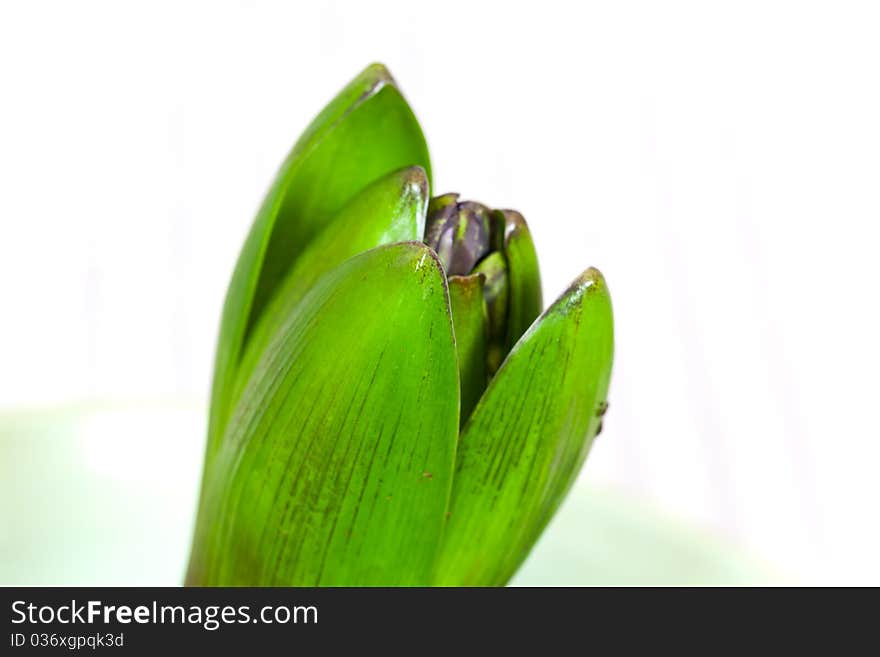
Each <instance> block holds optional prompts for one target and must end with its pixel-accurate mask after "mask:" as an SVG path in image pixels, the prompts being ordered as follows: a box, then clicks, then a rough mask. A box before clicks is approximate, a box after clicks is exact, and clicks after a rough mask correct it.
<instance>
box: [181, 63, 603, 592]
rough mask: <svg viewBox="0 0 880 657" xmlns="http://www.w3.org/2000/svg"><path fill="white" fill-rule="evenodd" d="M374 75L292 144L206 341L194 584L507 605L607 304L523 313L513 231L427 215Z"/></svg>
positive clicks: (437, 200) (567, 302) (473, 219)
mask: <svg viewBox="0 0 880 657" xmlns="http://www.w3.org/2000/svg"><path fill="white" fill-rule="evenodd" d="M430 190H431V166H430V162H429V159H428V149H427V146H426V143H425V139H424V136H423V134H422V130H421V128H420V127H419V124H418V122H417V120H416V118H415V116H414V114H413V112H412V110H411V109H410V108H409V106H408V105H407V103H406V101H405V100H404V98H403V96H402V95H401V93H400V91H399V90H398V88H397V86H396V84H395V82H394V80H393V79H392V78H391V76H390V75H389V73H388V71H387V70H386V69H385V68H384V67H383V66H381V65H378V64H377V65H372V66H370V67H369V68H367V69H366V70H365V71H364V72H363V73H361V74H360V75H359V76H357V77H356V78H355V79H354V80H353V81H352V82H351V83H350V84H349V85H348V86H346V87H345V88H344V89H343V90H342V91H341V92H340V93H339V94H338V95H337V96H336V98H334V99H333V100H332V101H331V102H330V104H329V105H327V107H325V108H324V110H323V111H322V112H321V113H320V114H318V116H317V117H316V118H315V119H314V120H313V121H312V123H311V124H310V125H309V126H308V127H307V128H306V130H305V132H304V133H303V135H302V136H301V137H300V139H299V141H297V143H296V145H295V146H294V147H293V150H292V151H291V153H290V155H289V156H288V157H287V159H286V161H285V162H284V164H283V165H282V167H281V169H280V171H279V173H278V175H277V177H276V178H275V181H274V183H273V184H272V186H271V188H270V189H269V192H268V194H267V197H266V199H265V201H264V202H263V205H262V207H261V208H260V210H259V212H258V214H257V217H256V219H255V220H254V223H253V225H252V227H251V230H250V233H249V235H248V236H247V239H246V241H245V243H244V246H243V248H242V251H241V254H240V256H239V259H238V263H237V265H236V267H235V271H234V273H233V276H232V280H231V282H230V284H229V289H228V292H227V296H226V301H225V306H224V309H223V315H222V321H221V325H220V335H219V341H218V348H217V355H216V362H215V371H214V379H213V389H212V394H211V406H210V416H209V429H208V438H207V449H206V453H205V464H204V472H203V478H202V487H201V495H200V501H199V508H198V518H197V522H196V529H195V536H194V540H193V547H192V554H191V558H190V564H189V569H188V572H187V577H186V582H187V584H190V585H202V586H204V585H252V586H263V585H267V586H268V585H273V586H409V585H477V586H496V585H503V584H505V583H506V582H507V581H508V580H509V579H510V578H511V576H512V575H513V574H514V573H515V571H516V570H517V568H518V567H519V566H520V564H521V563H522V562H523V560H524V559H525V557H526V556H527V555H528V553H529V550H530V549H531V548H532V546H533V545H534V544H535V542H536V540H537V539H538V537H539V536H540V534H541V532H542V531H543V530H544V528H545V527H546V526H547V523H548V522H549V521H550V519H551V517H552V516H553V514H554V512H555V511H556V509H557V508H558V506H559V504H560V503H561V501H562V499H563V498H564V496H565V495H566V493H567V491H568V490H569V488H570V487H571V485H572V483H573V481H574V479H575V477H576V475H577V473H578V471H579V470H580V468H581V465H582V464H583V462H584V459H585V458H586V455H587V452H588V451H589V448H590V445H591V443H592V440H593V438H594V437H595V435H596V434H597V433H598V431H599V430H600V428H601V422H602V414H603V413H604V410H605V408H606V392H607V389H608V382H609V377H610V373H611V361H612V352H613V329H612V314H611V303H610V298H609V295H608V290H607V288H606V286H605V282H604V280H603V278H602V276H601V274H600V273H599V272H598V271H596V270H595V269H587V270H586V271H585V272H584V273H583V274H582V275H581V276H579V277H578V278H577V279H576V280H575V281H574V282H573V283H572V284H571V286H570V287H569V288H568V289H567V290H566V291H565V292H564V293H563V294H562V295H561V296H560V297H559V298H558V299H557V300H556V301H555V302H554V303H553V304H552V305H550V307H549V308H547V309H546V310H545V311H544V312H543V314H542V313H541V310H542V300H541V284H540V278H539V272H538V261H537V257H536V253H535V249H534V246H533V242H532V238H531V235H530V233H529V229H528V227H527V225H526V222H525V221H524V219H523V217H522V216H521V215H520V214H519V213H517V212H515V211H511V210H495V209H491V208H489V207H486V206H484V205H482V204H479V203H475V202H470V201H462V200H460V199H459V198H458V196H457V195H456V194H444V195H438V196H436V197H434V198H433V199H432V198H431V196H430V194H431V191H430Z"/></svg>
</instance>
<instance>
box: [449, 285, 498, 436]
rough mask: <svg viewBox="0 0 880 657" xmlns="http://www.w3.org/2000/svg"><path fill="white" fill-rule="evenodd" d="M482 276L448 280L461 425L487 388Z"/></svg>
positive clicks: (485, 328) (485, 322)
mask: <svg viewBox="0 0 880 657" xmlns="http://www.w3.org/2000/svg"><path fill="white" fill-rule="evenodd" d="M484 280H485V277H484V276H483V275H482V274H474V275H471V276H450V277H449V305H450V307H451V308H452V324H453V326H454V327H455V345H456V349H457V351H458V368H459V378H460V379H461V413H460V422H461V424H464V423H465V422H466V421H467V419H468V417H470V414H471V411H472V410H473V409H474V406H476V405H477V402H478V401H479V399H480V395H482V394H483V390H485V389H486V380H487V376H488V373H487V371H486V358H487V348H488V345H487V343H488V323H489V319H488V316H487V313H486V304H485V302H484V300H483V282H484Z"/></svg>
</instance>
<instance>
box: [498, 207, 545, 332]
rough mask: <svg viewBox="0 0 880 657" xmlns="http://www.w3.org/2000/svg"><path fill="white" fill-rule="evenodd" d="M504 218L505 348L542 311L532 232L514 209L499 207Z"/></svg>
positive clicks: (539, 276) (499, 212)
mask: <svg viewBox="0 0 880 657" xmlns="http://www.w3.org/2000/svg"><path fill="white" fill-rule="evenodd" d="M496 215H499V216H500V217H502V218H503V219H504V257H505V259H506V261H507V270H508V273H507V276H508V284H509V288H510V291H509V301H508V311H507V348H508V349H511V348H512V347H513V345H514V344H516V341H517V340H519V338H520V336H521V335H522V334H523V333H525V331H526V330H527V329H528V328H529V326H531V324H532V322H534V321H535V318H536V317H537V316H538V315H540V314H541V309H542V308H543V303H544V302H543V299H542V296H541V272H540V270H539V268H538V254H537V253H536V252H535V244H534V242H533V241H532V235H531V233H530V232H529V227H528V225H527V224H526V222H525V220H524V219H523V216H522V215H521V214H520V213H519V212H516V211H515V210H499V211H498V212H497V213H496Z"/></svg>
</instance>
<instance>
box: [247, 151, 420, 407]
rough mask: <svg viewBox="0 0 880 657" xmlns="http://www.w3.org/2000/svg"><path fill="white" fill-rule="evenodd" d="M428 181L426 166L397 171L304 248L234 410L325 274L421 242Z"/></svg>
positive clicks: (269, 311) (250, 361) (260, 326)
mask: <svg viewBox="0 0 880 657" xmlns="http://www.w3.org/2000/svg"><path fill="white" fill-rule="evenodd" d="M427 206H428V178H427V176H426V174H425V170H424V169H422V168H421V167H408V168H406V169H401V170H399V171H395V172H392V173H390V174H388V175H386V176H384V177H382V178H380V179H379V180H377V181H376V182H374V183H373V184H371V185H368V186H367V187H366V188H364V190H363V191H361V192H360V193H359V194H358V195H357V196H355V197H354V198H353V199H352V200H351V201H349V202H348V203H347V204H346V205H345V206H344V207H343V208H342V209H341V210H340V211H339V213H338V214H337V215H336V217H334V218H333V219H332V220H331V221H330V223H329V224H328V225H327V226H326V227H325V228H324V230H322V231H321V232H320V233H319V234H318V235H317V236H316V237H315V238H314V239H313V240H312V241H311V242H309V245H308V246H307V247H306V248H305V250H304V251H303V252H302V255H300V257H299V258H297V260H296V262H295V263H294V264H293V267H292V268H291V270H290V271H289V272H288V274H287V275H286V277H285V279H284V281H283V282H282V283H281V284H280V285H279V288H278V290H277V292H276V293H275V295H274V296H273V297H272V301H271V302H270V303H269V305H268V306H267V307H266V310H265V311H263V313H262V315H261V316H260V318H259V320H258V322H257V324H256V326H255V327H254V330H253V331H252V333H251V336H250V338H249V339H248V342H247V345H246V346H245V354H244V357H243V358H242V361H241V364H240V365H239V367H238V375H237V380H236V385H235V389H236V393H235V394H234V395H233V397H232V398H231V400H230V403H231V405H233V406H234V404H235V402H236V400H237V399H238V398H239V396H240V395H241V391H242V390H243V388H244V386H245V385H246V384H247V382H248V380H249V379H250V376H251V374H252V373H253V370H254V367H255V366H256V364H257V362H258V360H259V358H260V356H261V355H262V353H263V351H264V350H265V349H266V348H267V347H268V345H269V342H270V341H271V339H272V337H273V336H274V335H275V333H276V332H277V331H278V330H279V329H280V328H281V327H282V325H283V324H284V322H285V321H288V320H289V319H290V317H291V316H292V314H293V312H294V309H295V308H296V306H297V304H299V302H300V301H301V300H302V298H303V297H304V296H305V294H306V293H307V292H308V291H309V289H310V288H311V287H312V285H314V284H315V281H317V280H318V279H319V278H320V277H321V276H322V275H323V274H325V273H326V272H328V271H330V270H331V269H334V268H335V267H337V266H338V265H340V264H342V263H343V262H345V261H346V260H348V259H349V258H351V257H353V256H356V255H357V254H359V253H363V252H364V251H369V250H370V249H372V248H375V247H377V246H382V245H383V244H391V243H394V242H406V241H414V240H418V239H419V238H420V237H421V235H422V233H423V232H424V229H425V211H426V209H427Z"/></svg>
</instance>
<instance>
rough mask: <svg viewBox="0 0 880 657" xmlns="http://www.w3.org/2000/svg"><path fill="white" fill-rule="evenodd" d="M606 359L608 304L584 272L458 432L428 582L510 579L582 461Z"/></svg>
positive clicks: (590, 273) (600, 404) (599, 405)
mask: <svg viewBox="0 0 880 657" xmlns="http://www.w3.org/2000/svg"><path fill="white" fill-rule="evenodd" d="M612 355H613V325H612V315H611V299H610V297H609V295H608V290H607V288H606V287H605V282H604V280H603V279H602V276H601V274H599V272H598V271H596V270H595V269H589V270H587V271H586V272H585V273H584V274H583V275H582V276H581V277H580V278H579V279H578V280H576V281H575V282H574V283H573V284H572V286H571V287H570V288H569V289H568V291H566V292H565V294H563V295H562V296H561V297H560V298H559V299H558V300H557V301H556V302H555V303H554V304H553V305H552V306H551V307H550V308H549V309H548V310H547V311H546V312H545V313H544V315H543V316H542V317H541V318H540V319H539V321H538V322H536V323H535V324H534V325H533V326H532V327H531V328H530V329H529V331H528V332H527V333H526V334H525V335H524V336H523V338H522V339H521V340H520V341H519V342H518V343H517V345H516V346H515V347H514V349H513V351H511V353H510V355H509V356H508V357H507V359H506V360H505V361H504V363H503V364H502V366H501V369H499V370H498V373H497V374H496V375H495V378H494V379H492V382H491V383H490V384H489V387H488V389H487V390H486V394H485V395H484V396H483V398H482V399H481V400H480V403H479V404H478V405H477V408H476V409H475V410H474V412H473V414H472V415H471V419H470V420H469V422H468V423H467V425H465V428H464V430H463V431H462V434H461V438H460V440H459V446H458V458H457V466H456V473H455V480H454V485H453V490H452V497H451V499H450V507H449V519H448V522H447V526H446V530H445V533H444V536H443V543H442V547H441V551H440V554H439V556H438V562H437V567H436V571H435V583H437V584H441V585H471V586H476V585H479V586H493V585H502V584H504V583H506V582H507V581H508V579H509V578H510V577H511V576H512V575H513V573H514V572H515V571H516V569H517V568H518V567H519V565H520V564H521V563H522V561H523V560H524V559H525V557H526V556H527V554H528V552H529V550H530V549H531V547H532V545H534V543H535V541H536V540H537V538H538V536H539V535H540V533H541V531H542V530H543V529H544V527H545V526H546V525H547V523H548V522H549V520H550V518H551V517H552V515H553V513H554V512H555V511H556V509H557V507H558V506H559V503H560V502H561V501H562V499H563V497H564V496H565V494H566V492H567V491H568V489H569V487H570V486H571V484H572V483H573V481H574V478H575V476H576V475H577V473H578V471H579V470H580V467H581V465H582V464H583V461H584V459H585V458H586V455H587V452H588V451H589V448H590V445H591V443H592V438H593V437H594V436H595V433H596V431H597V429H598V426H599V422H600V414H601V412H602V410H603V408H604V402H605V395H606V393H607V389H608V380H609V377H610V374H611V361H612Z"/></svg>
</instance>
